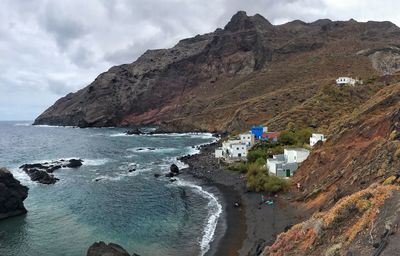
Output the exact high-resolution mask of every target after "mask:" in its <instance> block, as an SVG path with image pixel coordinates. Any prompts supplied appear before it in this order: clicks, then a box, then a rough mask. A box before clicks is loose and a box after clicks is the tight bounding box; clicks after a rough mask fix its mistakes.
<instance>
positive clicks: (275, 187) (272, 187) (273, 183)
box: [264, 176, 289, 193]
mask: <svg viewBox="0 0 400 256" xmlns="http://www.w3.org/2000/svg"><path fill="white" fill-rule="evenodd" d="M288 188H289V184H288V182H287V180H285V179H283V178H280V177H277V176H268V179H267V180H266V182H265V183H264V190H265V191H268V192H274V193H275V192H279V191H285V190H287V189H288Z"/></svg>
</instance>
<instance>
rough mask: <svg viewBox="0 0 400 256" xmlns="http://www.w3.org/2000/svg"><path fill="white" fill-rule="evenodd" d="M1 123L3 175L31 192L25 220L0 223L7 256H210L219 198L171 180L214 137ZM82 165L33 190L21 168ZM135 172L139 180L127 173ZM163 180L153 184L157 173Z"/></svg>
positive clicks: (0, 249)
mask: <svg viewBox="0 0 400 256" xmlns="http://www.w3.org/2000/svg"><path fill="white" fill-rule="evenodd" d="M30 123H31V122H0V166H2V167H6V168H8V169H9V170H11V171H12V173H13V174H14V176H15V177H16V178H17V179H18V180H20V181H21V183H22V184H24V185H26V186H28V187H29V195H28V198H27V199H26V200H25V207H26V208H27V209H28V214H27V215H24V216H18V217H14V218H9V219H6V220H2V221H0V255H2V256H25V255H29V256H32V255H34V256H36V255H41V256H58V255H68V256H75V255H76V256H82V255H86V251H87V249H88V247H89V246H90V245H91V244H92V243H94V242H95V241H100V240H102V241H105V242H113V243H117V244H120V245H121V246H123V247H124V248H125V249H126V250H127V251H128V252H130V253H131V254H132V253H133V252H136V253H138V254H140V255H142V256H150V255H176V256H180V255H182V256H183V255H185V256H186V255H204V254H205V253H206V252H207V251H208V250H209V247H210V242H211V241H212V240H213V237H214V233H215V230H216V226H217V222H218V221H219V217H220V215H221V212H222V206H221V202H220V199H219V195H218V191H216V189H213V188H212V187H206V186H202V184H201V181H198V180H195V179H193V178H192V179H191V178H190V177H188V176H185V177H182V176H179V177H178V180H177V181H176V182H171V181H170V180H169V178H166V177H164V174H165V173H167V172H169V166H170V165H171V164H172V163H175V164H177V165H178V166H179V167H180V168H182V167H184V165H183V163H181V162H179V161H178V160H177V157H179V156H183V155H187V154H194V153H196V149H195V148H194V146H196V145H200V144H206V143H210V142H212V141H213V140H214V138H213V137H212V136H211V134H190V133H188V134H160V135H130V136H128V135H125V134H124V131H125V130H126V129H120V128H88V129H80V128H72V127H49V126H32V125H30ZM69 158H81V159H83V160H84V162H83V166H81V167H80V168H77V169H68V168H63V169H60V170H56V171H55V172H54V175H55V176H56V177H57V178H59V179H60V180H59V181H58V182H57V183H56V184H53V185H43V184H38V183H35V182H32V181H30V179H29V177H28V176H27V175H26V174H25V173H24V172H23V171H22V170H20V169H19V168H18V167H19V166H20V165H22V164H24V163H35V162H45V161H51V160H59V159H69ZM132 168H136V171H134V172H128V170H129V169H132ZM156 173H159V174H162V175H161V176H160V177H159V178H155V177H154V174H156Z"/></svg>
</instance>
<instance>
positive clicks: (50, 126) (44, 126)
mask: <svg viewBox="0 0 400 256" xmlns="http://www.w3.org/2000/svg"><path fill="white" fill-rule="evenodd" d="M32 126H34V127H41V128H79V127H78V126H68V125H66V126H57V125H47V124H35V125H32Z"/></svg>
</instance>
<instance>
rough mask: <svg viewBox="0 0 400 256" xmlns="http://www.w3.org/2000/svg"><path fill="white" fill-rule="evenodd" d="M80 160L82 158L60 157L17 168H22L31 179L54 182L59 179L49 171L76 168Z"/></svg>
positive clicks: (45, 182)
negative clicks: (55, 159)
mask: <svg viewBox="0 0 400 256" xmlns="http://www.w3.org/2000/svg"><path fill="white" fill-rule="evenodd" d="M82 162H83V160H81V159H69V160H64V159H61V160H58V161H52V162H45V163H34V164H24V165H21V166H20V167H19V168H21V169H23V170H24V172H25V173H26V174H28V176H29V177H30V178H31V180H32V181H36V182H39V183H42V184H54V183H56V182H57V181H58V180H59V179H58V178H56V177H54V175H53V174H51V173H53V172H54V171H55V170H58V169H61V168H78V167H80V166H81V165H82Z"/></svg>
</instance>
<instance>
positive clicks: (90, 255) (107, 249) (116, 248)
mask: <svg viewBox="0 0 400 256" xmlns="http://www.w3.org/2000/svg"><path fill="white" fill-rule="evenodd" d="M86 255H87V256H130V254H129V253H128V252H127V251H126V250H125V249H124V248H122V246H120V245H118V244H114V243H109V244H106V243H104V242H102V241H100V242H96V243H94V244H92V246H90V247H89V249H88V251H87V254H86ZM135 255H136V254H135Z"/></svg>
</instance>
